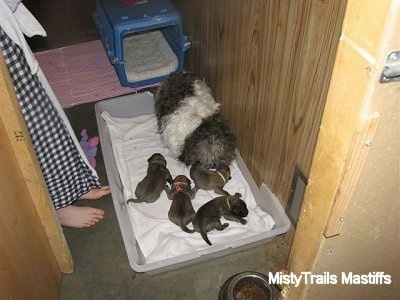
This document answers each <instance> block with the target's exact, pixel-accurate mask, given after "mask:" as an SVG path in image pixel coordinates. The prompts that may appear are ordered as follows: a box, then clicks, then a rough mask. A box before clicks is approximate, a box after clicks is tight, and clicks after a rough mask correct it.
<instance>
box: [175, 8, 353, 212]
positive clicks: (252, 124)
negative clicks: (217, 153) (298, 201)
mask: <svg viewBox="0 0 400 300" xmlns="http://www.w3.org/2000/svg"><path fill="white" fill-rule="evenodd" d="M173 2H174V4H175V5H176V7H177V8H178V9H179V11H180V12H181V14H182V18H183V23H184V31H185V34H187V35H188V37H189V40H190V41H191V42H192V48H191V49H190V50H189V51H188V54H187V63H186V67H187V70H188V71H189V72H194V73H198V74H201V75H203V76H204V77H205V79H206V81H207V82H208V84H209V85H210V86H211V88H212V89H213V92H214V96H215V98H216V99H217V101H220V102H221V103H222V112H223V114H224V116H225V118H226V119H227V120H228V122H229V124H230V126H231V128H232V131H233V132H234V133H235V134H236V135H237V137H238V149H239V152H240V153H241V155H242V157H243V158H244V160H245V162H246V164H247V166H248V168H249V170H250V172H251V174H252V175H253V177H254V179H255V180H256V182H257V184H259V185H260V184H261V182H264V183H265V184H267V186H268V187H269V188H270V189H271V190H272V192H274V193H275V194H276V195H277V196H278V198H279V199H280V201H281V202H282V204H283V205H284V206H286V203H287V198H288V195H289V192H290V183H291V179H292V175H293V171H294V167H295V165H296V164H298V165H299V166H300V167H301V168H302V169H303V171H304V172H305V173H306V174H305V175H306V176H307V175H308V172H309V170H310V165H311V159H312V156H313V153H314V148H315V143H316V138H317V135H318V132H319V126H320V122H321V116H322V112H323V110H324V105H325V100H326V95H327V90H328V87H329V82H330V77H331V74H332V68H333V62H334V58H335V54H336V49H337V44H338V41H339V37H340V32H341V25H342V21H343V16H344V11H345V7H346V1H340V0H333V1H310V0H300V1H288V0H279V1H278V0H268V1H263V0H249V1H239V0H229V1H228V0H225V1H221V0H220V1H210V0H207V1H192V0H185V1H182V0H174V1H173Z"/></svg>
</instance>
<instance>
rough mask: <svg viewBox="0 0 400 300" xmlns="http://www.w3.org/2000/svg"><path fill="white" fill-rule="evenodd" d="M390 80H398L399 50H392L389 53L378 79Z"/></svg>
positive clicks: (399, 71) (382, 80)
mask: <svg viewBox="0 0 400 300" xmlns="http://www.w3.org/2000/svg"><path fill="white" fill-rule="evenodd" d="M392 81H400V51H392V52H390V53H389V55H388V57H387V58H386V61H385V67H384V68H383V71H382V75H381V78H380V80H379V82H380V83H387V82H392Z"/></svg>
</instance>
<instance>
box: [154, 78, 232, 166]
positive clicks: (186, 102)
mask: <svg viewBox="0 0 400 300" xmlns="http://www.w3.org/2000/svg"><path fill="white" fill-rule="evenodd" d="M219 107H220V104H219V103H217V102H215V100H214V98H213V96H212V95H211V90H210V88H209V87H208V86H207V84H206V83H205V82H204V80H203V79H201V78H199V77H197V76H195V75H192V74H182V73H172V74H171V75H170V77H169V79H168V80H167V81H165V82H164V83H163V84H162V85H161V87H160V88H159V90H158V91H157V93H156V95H155V112H156V116H157V121H158V129H159V131H160V133H161V138H162V140H163V142H164V144H165V146H166V147H167V148H168V149H169V150H170V153H171V155H172V156H173V157H175V158H176V159H178V160H180V161H181V162H183V163H185V164H186V165H187V166H190V165H193V164H194V163H198V164H200V165H202V166H204V167H206V168H218V167H219V166H220V165H223V164H224V165H230V163H231V162H232V161H233V160H234V159H235V149H236V138H235V136H234V135H233V134H232V133H231V132H230V129H229V126H228V125H227V123H226V121H225V120H224V118H223V117H222V115H221V114H220V111H219Z"/></svg>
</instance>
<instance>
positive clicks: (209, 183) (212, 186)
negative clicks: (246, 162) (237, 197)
mask: <svg viewBox="0 0 400 300" xmlns="http://www.w3.org/2000/svg"><path fill="white" fill-rule="evenodd" d="M190 177H191V178H192V179H193V181H194V184H195V187H194V188H193V192H194V193H195V194H196V193H197V191H198V190H199V189H202V190H206V191H210V190H214V192H215V193H216V194H219V195H225V196H229V193H228V192H227V191H225V190H224V189H223V187H224V186H225V184H226V183H227V182H228V180H229V179H231V170H230V168H229V167H228V166H227V165H225V164H223V165H221V166H220V167H219V168H218V169H216V170H215V171H214V170H210V169H207V168H205V167H203V166H201V165H199V164H194V165H193V166H192V167H191V168H190Z"/></svg>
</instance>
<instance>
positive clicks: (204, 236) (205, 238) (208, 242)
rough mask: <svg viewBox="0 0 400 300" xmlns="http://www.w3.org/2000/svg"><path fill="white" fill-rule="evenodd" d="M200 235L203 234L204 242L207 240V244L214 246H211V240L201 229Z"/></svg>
mask: <svg viewBox="0 0 400 300" xmlns="http://www.w3.org/2000/svg"><path fill="white" fill-rule="evenodd" d="M200 234H201V236H202V238H203V240H205V241H206V243H207V244H209V245H210V246H211V245H212V244H211V242H210V240H209V239H208V236H207V232H206V231H204V230H203V229H200Z"/></svg>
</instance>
